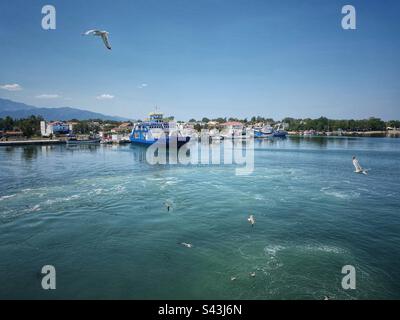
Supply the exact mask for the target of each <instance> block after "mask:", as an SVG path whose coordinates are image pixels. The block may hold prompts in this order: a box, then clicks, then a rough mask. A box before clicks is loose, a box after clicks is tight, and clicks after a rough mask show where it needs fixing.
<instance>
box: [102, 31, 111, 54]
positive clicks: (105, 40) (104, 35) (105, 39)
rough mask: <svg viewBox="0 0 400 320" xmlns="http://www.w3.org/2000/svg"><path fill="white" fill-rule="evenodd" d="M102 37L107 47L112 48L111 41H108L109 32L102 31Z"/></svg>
mask: <svg viewBox="0 0 400 320" xmlns="http://www.w3.org/2000/svg"><path fill="white" fill-rule="evenodd" d="M101 38H102V39H103V42H104V44H105V46H106V47H107V49H109V50H111V45H110V42H109V41H108V35H107V33H102V34H101Z"/></svg>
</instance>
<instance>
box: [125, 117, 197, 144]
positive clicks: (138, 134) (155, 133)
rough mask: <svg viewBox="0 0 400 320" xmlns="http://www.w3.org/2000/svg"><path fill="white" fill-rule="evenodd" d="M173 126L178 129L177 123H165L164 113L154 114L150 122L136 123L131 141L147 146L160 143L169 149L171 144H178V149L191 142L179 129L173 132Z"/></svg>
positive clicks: (130, 137)
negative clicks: (171, 126)
mask: <svg viewBox="0 0 400 320" xmlns="http://www.w3.org/2000/svg"><path fill="white" fill-rule="evenodd" d="M171 124H172V125H174V126H175V127H176V123H173V122H166V121H164V119H163V114H162V113H159V112H152V113H150V119H149V120H147V121H144V122H138V123H135V125H134V126H133V130H132V132H131V134H130V136H129V140H130V141H131V142H132V143H135V144H141V145H146V146H149V145H152V144H153V143H156V142H159V143H160V145H164V146H166V147H169V146H170V144H171V143H172V144H173V143H176V145H177V147H178V148H179V147H181V146H182V145H184V144H185V143H187V142H189V140H190V137H189V136H184V135H182V133H181V132H180V130H178V129H177V128H174V129H173V130H171V129H172V128H170V125H171ZM173 140H175V141H173Z"/></svg>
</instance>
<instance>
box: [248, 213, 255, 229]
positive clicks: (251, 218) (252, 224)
mask: <svg viewBox="0 0 400 320" xmlns="http://www.w3.org/2000/svg"><path fill="white" fill-rule="evenodd" d="M247 221H248V222H250V223H251V226H252V227H254V225H255V223H256V218H254V216H253V215H251V216H250V217H249V218H248V219H247Z"/></svg>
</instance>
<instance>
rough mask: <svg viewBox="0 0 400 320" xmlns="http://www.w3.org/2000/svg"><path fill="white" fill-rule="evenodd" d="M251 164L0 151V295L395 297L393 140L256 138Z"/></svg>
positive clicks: (399, 223)
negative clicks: (362, 171) (351, 282)
mask: <svg viewBox="0 0 400 320" xmlns="http://www.w3.org/2000/svg"><path fill="white" fill-rule="evenodd" d="M254 155H255V168H254V172H253V173H252V174H250V175H247V176H246V175H245V176H238V175H236V174H235V165H150V164H148V163H147V162H146V152H145V149H143V148H141V147H137V146H133V145H125V146H74V147H67V146H39V147H1V148H0V298H3V299H4V298H34V299H60V298H65V299H117V298H122V299H266V300H268V299H323V298H324V296H329V297H331V298H332V299H385V298H387V299H395V298H399V297H400V273H399V270H400V259H399V258H400V210H399V209H400V180H399V177H400V139H386V138H288V139H286V140H265V141H257V142H256V143H255V153H254ZM353 155H356V156H357V158H358V159H359V161H360V163H361V165H362V166H363V167H365V168H367V169H371V170H370V171H369V174H368V175H367V176H365V175H359V174H355V173H354V168H353V165H352V156H353ZM166 203H168V204H170V205H171V208H170V210H169V211H168V210H167V207H166V205H165V204H166ZM251 214H252V215H254V216H255V218H256V224H255V226H254V227H251V225H250V224H249V223H248V221H247V218H248V217H249V215H251ZM181 243H190V244H192V245H193V247H191V248H188V247H186V246H183V245H181ZM45 265H52V266H54V267H55V269H56V290H43V289H42V286H41V281H42V277H43V276H44V275H43V274H41V269H42V267H43V266H45ZM345 265H352V266H354V267H355V269H356V290H344V289H343V288H342V285H341V282H342V278H343V277H344V276H345V275H344V274H342V273H341V271H342V268H343V266H345ZM251 273H255V276H254V277H253V276H251V275H250V274H251ZM232 278H236V280H234V281H232Z"/></svg>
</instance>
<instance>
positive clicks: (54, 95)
mask: <svg viewBox="0 0 400 320" xmlns="http://www.w3.org/2000/svg"><path fill="white" fill-rule="evenodd" d="M35 98H37V99H57V98H60V95H58V94H46V93H45V94H39V95H38V96H36V97H35Z"/></svg>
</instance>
